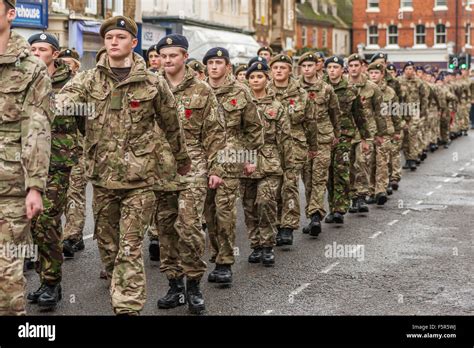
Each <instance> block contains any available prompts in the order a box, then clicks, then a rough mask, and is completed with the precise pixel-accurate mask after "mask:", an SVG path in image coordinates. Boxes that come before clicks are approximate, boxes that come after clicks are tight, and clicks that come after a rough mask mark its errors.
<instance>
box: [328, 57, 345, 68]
mask: <svg viewBox="0 0 474 348" xmlns="http://www.w3.org/2000/svg"><path fill="white" fill-rule="evenodd" d="M330 63H336V64H339V65H340V66H342V67H344V59H343V58H341V57H338V56H332V57H330V58H328V59H326V61H325V62H324V66H325V67H326V68H327V67H328V65H329V64H330Z"/></svg>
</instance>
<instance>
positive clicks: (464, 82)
mask: <svg viewBox="0 0 474 348" xmlns="http://www.w3.org/2000/svg"><path fill="white" fill-rule="evenodd" d="M460 81H461V86H462V87H461V89H462V102H463V103H464V104H471V82H470V80H469V79H468V78H462V79H461V80H460Z"/></svg>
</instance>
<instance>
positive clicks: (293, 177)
mask: <svg viewBox="0 0 474 348" xmlns="http://www.w3.org/2000/svg"><path fill="white" fill-rule="evenodd" d="M269 88H270V89H272V90H273V92H274V93H275V95H276V99H277V100H278V101H279V102H281V103H282V104H283V107H284V108H285V110H287V114H288V118H289V119H290V123H291V137H292V139H293V141H292V145H293V156H294V157H293V160H294V166H292V167H291V168H288V169H286V170H285V171H284V173H283V184H282V189H281V198H279V207H278V212H279V214H281V218H280V219H279V221H280V227H281V228H289V229H292V230H296V229H298V228H299V225H300V202H299V201H300V199H299V189H298V187H299V176H300V173H301V170H302V169H303V166H304V164H305V163H306V162H307V161H308V151H317V150H318V127H317V124H316V119H315V117H314V114H313V113H312V112H313V111H312V109H311V103H309V102H308V93H307V92H306V91H305V90H304V89H303V88H302V87H300V84H299V82H298V81H297V80H295V79H293V78H290V81H289V84H288V86H287V87H286V88H278V87H276V86H275V85H274V84H273V83H270V85H269Z"/></svg>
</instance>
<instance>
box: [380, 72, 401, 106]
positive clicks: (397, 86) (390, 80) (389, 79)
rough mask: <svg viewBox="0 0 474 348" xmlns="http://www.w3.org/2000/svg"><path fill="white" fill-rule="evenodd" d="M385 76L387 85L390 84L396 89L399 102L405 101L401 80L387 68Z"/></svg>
mask: <svg viewBox="0 0 474 348" xmlns="http://www.w3.org/2000/svg"><path fill="white" fill-rule="evenodd" d="M384 78H385V82H386V83H387V86H389V87H390V88H392V89H393V90H394V91H395V94H396V95H397V97H398V102H399V103H401V102H403V100H402V99H401V95H402V87H401V85H400V81H399V80H398V79H396V78H395V77H393V76H392V75H390V73H389V72H388V70H387V69H385V77H384Z"/></svg>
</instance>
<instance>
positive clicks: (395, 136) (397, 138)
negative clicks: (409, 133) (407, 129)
mask: <svg viewBox="0 0 474 348" xmlns="http://www.w3.org/2000/svg"><path fill="white" fill-rule="evenodd" d="M400 139H401V136H400V134H394V135H393V140H396V141H399V140H400Z"/></svg>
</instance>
